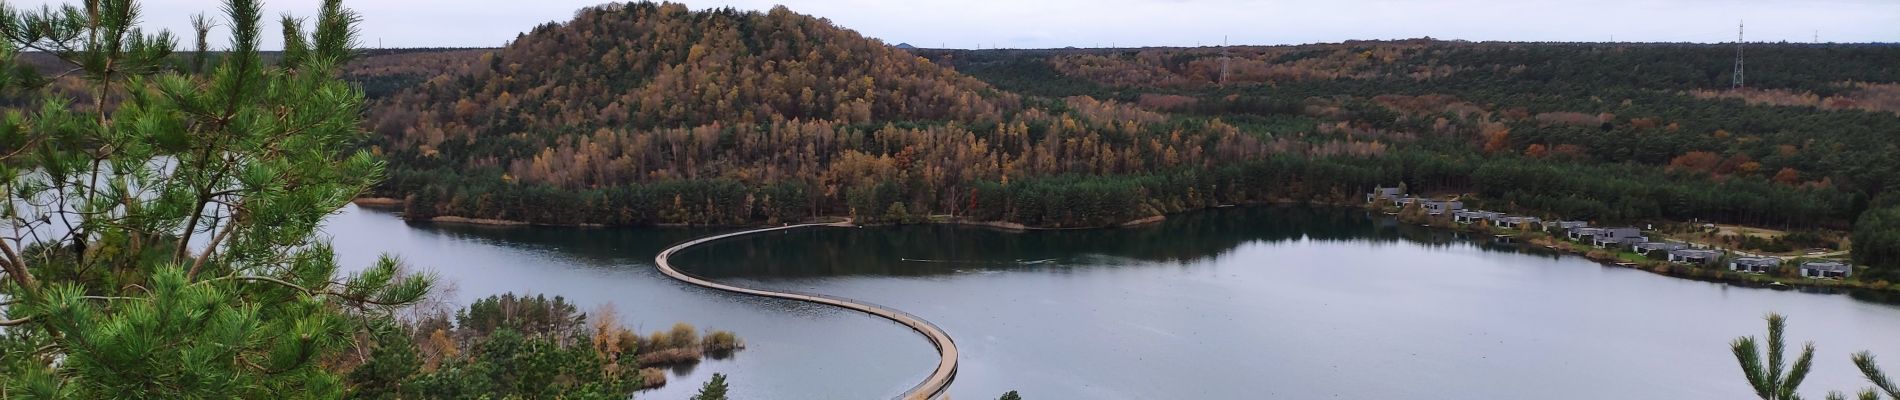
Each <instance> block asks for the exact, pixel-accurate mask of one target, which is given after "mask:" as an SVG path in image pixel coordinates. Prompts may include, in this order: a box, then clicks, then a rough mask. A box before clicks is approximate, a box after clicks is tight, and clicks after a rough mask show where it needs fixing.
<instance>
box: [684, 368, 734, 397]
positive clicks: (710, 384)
mask: <svg viewBox="0 0 1900 400" xmlns="http://www.w3.org/2000/svg"><path fill="white" fill-rule="evenodd" d="M692 400H726V374H720V373H714V374H713V376H712V379H710V380H707V381H706V384H705V385H703V386H700V387H699V393H698V394H694V395H693V399H692Z"/></svg>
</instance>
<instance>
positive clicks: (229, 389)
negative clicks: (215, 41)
mask: <svg viewBox="0 0 1900 400" xmlns="http://www.w3.org/2000/svg"><path fill="white" fill-rule="evenodd" d="M224 9H225V11H226V15H225V16H224V21H222V22H221V23H220V24H219V25H221V26H224V27H228V28H229V29H231V34H232V37H233V39H232V43H231V51H230V52H228V53H226V54H224V55H223V56H222V57H219V58H218V59H217V60H215V62H209V61H207V64H206V65H205V67H204V71H203V73H199V74H188V73H187V72H190V71H188V70H190V69H195V68H191V67H182V66H181V65H180V64H179V63H177V61H178V60H180V58H176V57H174V56H173V47H174V45H175V40H174V39H173V37H172V36H171V35H170V34H168V33H165V32H149V31H144V30H140V29H139V28H138V27H137V26H136V25H135V23H136V22H137V21H139V20H140V15H139V7H138V5H137V4H136V3H135V2H134V1H132V0H99V1H91V2H87V5H86V7H83V8H82V7H77V6H70V5H69V6H63V7H56V8H44V9H40V10H22V9H16V8H14V7H13V5H11V4H8V5H5V6H4V7H0V36H4V40H6V41H7V42H8V43H7V45H5V46H0V49H5V50H0V63H3V64H5V65H8V66H13V65H16V64H15V63H14V56H15V55H16V54H14V53H13V52H12V49H15V48H27V49H32V50H36V51H38V52H41V53H40V54H43V55H46V56H49V59H53V60H57V62H58V63H59V64H61V65H63V68H62V70H64V71H70V72H69V73H67V74H64V75H54V76H35V74H34V73H33V72H32V71H30V70H26V69H23V68H11V67H9V68H7V69H0V71H5V72H4V73H0V85H4V86H5V90H4V92H5V95H6V100H7V101H8V102H9V104H10V105H17V107H14V106H10V107H8V108H7V109H6V111H5V115H4V117H3V118H4V120H3V121H0V149H5V151H3V152H0V193H3V194H4V195H5V197H6V201H5V202H4V203H5V204H7V206H5V207H0V217H4V218H0V219H4V221H6V222H0V225H5V227H4V228H5V229H4V230H5V231H7V232H12V233H9V234H7V235H8V236H6V237H5V238H4V240H0V273H3V274H4V275H5V276H4V282H5V283H0V299H3V300H0V301H4V303H0V307H4V308H3V310H4V316H3V317H0V325H4V326H5V328H4V330H3V331H0V351H4V354H0V370H4V371H6V373H5V374H0V393H6V395H4V396H0V397H9V398H12V397H18V398H29V399H56V398H86V399H91V398H289V399H300V398H338V397H341V396H343V395H344V393H345V392H346V391H347V390H348V388H347V387H346V385H345V384H344V380H343V379H342V377H341V376H339V373H338V372H336V371H332V370H330V369H327V368H325V366H326V365H330V364H332V363H344V362H348V359H349V358H351V355H350V353H348V352H347V351H346V350H348V349H349V348H350V347H352V345H353V344H354V342H355V340H356V337H357V335H358V334H361V333H364V332H368V331H370V330H371V328H372V327H376V326H380V325H386V324H387V321H388V320H389V319H390V314H391V313H392V312H394V311H397V310H399V309H402V308H404V307H407V306H409V305H411V304H413V303H415V302H417V301H419V300H420V299H421V298H423V297H424V296H425V295H426V294H427V293H428V292H429V289H430V287H431V282H432V280H431V279H429V278H427V277H423V276H417V275H413V274H408V273H405V272H403V269H402V266H401V264H400V263H399V262H397V261H396V260H395V259H393V258H387V257H386V258H384V259H382V260H381V261H379V262H378V263H377V264H375V265H372V266H369V267H368V268H367V269H364V270H363V271H362V272H359V273H355V274H347V275H345V274H341V273H339V266H338V265H337V264H336V261H335V257H334V254H333V252H332V251H331V249H330V248H329V246H327V245H326V244H325V243H324V242H322V241H321V240H319V239H318V238H317V237H316V236H315V235H314V233H315V232H316V230H317V228H318V224H319V222H320V221H322V220H323V219H324V218H325V217H327V216H328V215H330V214H331V213H333V212H335V211H336V210H338V209H340V208H342V207H343V206H344V205H345V204H346V203H347V202H348V201H349V200H350V199H351V198H353V197H355V196H357V195H359V194H361V193H363V192H364V191H365V190H366V189H367V188H368V187H369V186H370V185H372V184H374V183H375V182H376V181H377V179H378V177H380V176H381V172H382V167H383V166H382V163H381V162H378V161H376V160H375V159H373V158H371V157H370V156H369V154H368V153H365V152H351V151H348V149H349V148H350V147H351V146H352V144H353V143H356V142H357V141H359V140H360V139H361V138H362V136H363V130H362V129H361V128H359V126H361V124H362V117H361V109H362V108H361V107H362V104H363V103H362V95H361V94H360V93H359V92H358V91H357V90H355V89H353V88H352V87H351V86H350V85H349V84H348V83H345V82H343V81H341V80H339V79H337V72H336V71H337V69H338V66H340V65H342V64H343V63H345V62H347V61H349V60H350V58H351V57H352V54H351V53H350V50H349V49H350V48H351V47H352V45H353V44H354V43H353V40H354V35H355V30H354V29H355V28H354V24H355V22H356V21H357V19H358V18H357V16H356V15H355V14H354V13H352V12H351V11H349V10H347V9H344V8H343V7H342V6H341V4H340V2H338V1H336V0H331V1H326V2H324V4H323V7H322V9H321V11H320V13H319V15H318V16H317V18H316V19H315V21H314V22H315V25H314V28H315V29H314V30H313V31H310V32H308V33H307V34H306V32H305V31H304V30H303V28H302V27H300V26H299V25H300V23H299V21H298V20H293V19H288V18H287V19H286V20H285V22H289V23H288V24H286V25H285V26H284V35H285V37H286V38H288V39H291V40H290V42H291V44H290V45H289V46H288V47H289V48H288V50H289V51H287V52H286V53H287V54H295V56H294V57H285V58H284V59H282V61H281V62H278V63H276V64H268V63H266V62H265V61H264V60H263V58H262V57H260V56H259V51H258V38H259V34H260V30H261V29H262V28H261V21H262V17H261V12H262V11H261V7H260V5H259V4H257V2H255V1H249V0H232V1H230V2H229V3H228V4H227V5H226V6H225V7H224ZM201 25H202V24H201ZM203 33H204V32H202V31H201V32H200V34H201V35H202V34H203ZM203 42H204V41H203V40H202V39H201V40H200V43H201V46H200V49H199V50H200V54H202V52H203V50H204V49H203V45H202V43H203ZM194 59H198V58H194ZM192 63H193V64H195V63H197V61H193V62H192ZM75 93H79V94H86V95H85V96H78V97H75V96H73V94H75ZM377 368H387V369H401V368H402V367H400V366H397V365H386V366H378V367H377Z"/></svg>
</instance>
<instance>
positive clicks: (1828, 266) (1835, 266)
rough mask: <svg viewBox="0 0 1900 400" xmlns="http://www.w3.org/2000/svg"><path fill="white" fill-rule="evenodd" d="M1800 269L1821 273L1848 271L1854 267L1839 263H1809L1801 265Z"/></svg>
mask: <svg viewBox="0 0 1900 400" xmlns="http://www.w3.org/2000/svg"><path fill="white" fill-rule="evenodd" d="M1801 268H1803V269H1815V270H1822V271H1848V270H1852V269H1854V267H1852V266H1849V265H1847V263H1843V262H1839V261H1809V262H1805V263H1801Z"/></svg>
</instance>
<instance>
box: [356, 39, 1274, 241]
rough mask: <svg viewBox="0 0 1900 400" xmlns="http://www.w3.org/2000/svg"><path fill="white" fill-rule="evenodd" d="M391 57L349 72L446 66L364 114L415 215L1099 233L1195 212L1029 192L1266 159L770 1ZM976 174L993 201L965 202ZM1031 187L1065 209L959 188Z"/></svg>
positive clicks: (1066, 191) (1252, 148)
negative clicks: (838, 218) (969, 223)
mask: <svg viewBox="0 0 1900 400" xmlns="http://www.w3.org/2000/svg"><path fill="white" fill-rule="evenodd" d="M402 59H403V60H407V61H387V60H385V61H386V62H384V63H383V64H385V65H381V66H379V67H377V68H375V70H377V71H385V72H384V73H380V74H379V73H372V72H374V71H369V72H365V71H368V70H367V69H364V68H355V69H353V71H356V72H357V73H363V74H364V75H362V76H365V77H367V76H371V75H375V76H383V77H396V78H388V79H397V80H400V79H402V78H400V77H402V76H413V75H409V74H404V73H395V72H387V71H397V70H402V69H404V68H405V67H404V66H405V65H409V66H418V68H423V69H428V68H436V70H438V71H443V73H441V74H440V75H436V76H434V77H431V78H428V79H426V80H423V81H421V82H420V83H416V84H414V86H412V87H409V88H408V89H405V90H401V91H397V92H393V93H390V94H388V95H386V96H379V97H380V98H379V99H378V100H377V101H376V104H375V105H373V106H372V107H371V129H372V130H373V131H374V132H376V133H379V134H380V135H378V136H379V137H380V141H378V142H377V143H374V145H376V146H378V147H379V149H380V150H381V151H382V152H384V153H385V154H386V155H387V156H388V157H389V158H390V159H391V160H392V163H393V166H394V168H392V170H394V173H393V176H392V179H391V181H390V182H389V183H388V184H387V185H385V188H384V189H383V190H384V192H385V193H387V194H389V195H392V196H413V199H412V201H411V202H410V205H409V208H410V209H409V215H410V216H412V217H415V218H428V217H431V216H436V215H455V216H467V217H479V218H498V219H509V220H522V221H531V222H537V223H560V224H573V223H603V224H649V223H716V224H727V223H745V222H752V221H786V220H798V219H803V218H806V217H809V216H813V215H857V216H860V217H861V218H863V219H866V220H880V219H909V218H918V217H921V216H923V215H928V214H952V213H955V214H963V213H964V212H965V211H967V210H965V209H968V208H972V207H980V208H982V209H984V210H987V211H988V214H990V215H988V216H986V217H987V218H989V219H1011V220H1020V221H1025V222H1030V223H1036V224H1046V225H1078V224H1086V225H1094V224H1103V223H1111V222H1116V221H1119V220H1122V219H1125V218H1127V217H1128V216H1131V215H1153V214H1156V213H1160V212H1164V211H1169V210H1179V209H1182V208H1183V207H1187V206H1180V205H1160V206H1161V207H1159V208H1157V205H1150V204H1142V203H1141V199H1140V197H1139V196H1137V193H1135V190H1136V188H1134V187H1133V186H1127V185H1122V186H1117V187H1113V188H1103V187H1098V186H1097V185H1082V184H1078V183H1075V182H1069V181H1066V180H1051V181H1048V182H1046V183H1047V184H1046V185H1043V184H1041V183H1025V182H1027V181H1028V180H1031V179H1034V178H1035V177H1043V176H1056V175H1072V174H1082V175H1119V174H1128V173H1134V172H1141V171H1149V170H1153V169H1156V168H1182V167H1188V166H1194V167H1205V166H1208V165H1213V164H1215V163H1217V162H1222V161H1233V160H1245V159H1254V158H1259V157H1260V156H1262V155H1264V154H1266V153H1267V152H1268V151H1269V146H1267V144H1265V143H1263V142H1262V141H1261V140H1259V138H1257V137H1255V136H1252V135H1245V134H1242V133H1241V132H1239V131H1238V130H1236V129H1233V128H1232V127H1230V126H1226V125H1224V124H1222V123H1220V122H1217V121H1211V120H1201V121H1175V120H1170V119H1169V118H1167V117H1166V116H1164V115H1161V114H1157V113H1153V112H1149V111H1143V110H1139V109H1136V108H1133V107H1130V106H1127V105H1124V104H1120V103H1114V102H1101V101H1096V100H1093V99H1089V98H1070V99H1039V100H1037V101H1034V102H1029V101H1025V100H1024V99H1022V98H1021V97H1020V96H1017V95H1015V94H1012V93H1009V92H1005V91H1000V90H996V89H995V88H993V87H991V86H990V85H989V84H987V83H984V82H982V81H979V80H977V79H974V78H971V77H968V76H965V75H962V74H959V73H957V72H955V71H953V70H951V69H949V68H944V67H942V66H939V65H937V64H935V63H932V62H930V61H929V60H925V59H922V58H919V57H916V56H915V55H912V54H911V53H907V52H903V51H899V50H897V49H894V48H892V47H890V46H886V45H885V44H883V43H881V42H878V41H875V40H871V39H866V38H864V37H862V36H860V35H858V34H857V33H855V32H852V31H849V30H845V29H842V28H839V27H836V26H833V25H832V24H831V23H829V22H828V21H826V20H823V19H819V18H813V17H809V16H804V15H799V14H795V13H792V12H791V11H789V10H787V9H785V8H783V7H780V8H775V9H773V10H771V11H769V12H764V13H760V12H739V11H733V10H729V9H726V10H708V11H690V10H688V9H687V8H686V7H684V6H681V5H678V4H652V3H632V4H614V5H607V6H600V7H594V8H589V9H586V10H583V11H581V12H580V13H579V14H578V15H577V17H576V18H575V19H574V20H573V21H570V22H567V23H564V24H548V25H543V26H540V27H536V28H535V29H534V30H533V31H531V32H529V33H526V34H524V35H522V36H521V37H520V38H518V39H517V40H515V41H514V42H513V43H510V44H509V46H507V47H506V48H503V49H500V50H497V51H491V52H483V53H481V54H479V55H475V56H473V57H469V56H467V55H466V54H463V55H460V56H458V54H457V53H423V54H412V55H407V56H403V57H402ZM364 62H365V63H370V62H375V59H374V58H371V59H370V60H366V61H364ZM366 81H367V79H366ZM366 86H368V85H366ZM378 86H379V87H380V85H378ZM1004 182H1012V183H1014V184H1011V185H1007V186H1008V187H1009V188H1008V189H1003V188H1002V187H1003V185H1002V183H1004ZM986 184H988V185H993V186H995V189H993V190H977V188H978V187H980V186H983V185H986ZM1025 190H1054V191H1056V192H1052V193H1061V196H1062V198H1064V199H1066V200H1064V201H1065V202H1066V203H1062V204H1056V203H1050V204H1048V205H1044V204H1042V203H1041V201H1042V200H1043V199H1053V198H1055V197H1046V196H1041V195H1035V196H1029V195H1025V196H1024V197H1022V198H1020V199H1018V198H1011V199H1010V200H1009V201H1002V200H997V201H989V202H982V201H972V200H971V198H970V197H971V196H1002V195H1006V194H1011V193H1017V192H1020V191H1025ZM1082 203H1087V205H1088V206H1083V204H1082ZM1019 209H1021V210H1031V209H1033V210H1034V211H1033V212H1029V211H1018V210H1019ZM1032 213H1033V214H1034V215H1033V216H1032V215H1031V214H1032ZM1045 215H1046V217H1045Z"/></svg>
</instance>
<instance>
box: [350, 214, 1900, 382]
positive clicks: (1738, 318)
mask: <svg viewBox="0 0 1900 400" xmlns="http://www.w3.org/2000/svg"><path fill="white" fill-rule="evenodd" d="M326 231H327V232H328V233H329V234H331V235H332V236H333V243H334V245H335V247H336V249H337V251H338V253H339V256H340V257H341V258H342V260H343V261H344V262H345V263H346V265H349V266H353V267H360V266H363V265H368V264H369V263H370V262H371V261H373V260H374V258H375V257H376V256H377V255H378V254H380V253H384V252H387V253H393V254H396V255H399V256H401V257H402V258H404V259H405V260H407V261H408V262H409V263H410V264H412V265H414V266H416V267H419V268H422V269H428V270H433V271H436V272H438V273H439V274H441V275H442V277H443V278H445V279H444V280H445V281H448V282H450V283H451V285H452V286H453V287H454V288H453V289H452V292H450V293H449V294H448V295H447V296H445V299H447V300H450V301H454V302H458V303H464V304H465V303H467V302H468V301H470V300H473V299H475V298H480V297H485V296H488V295H492V294H499V293H504V292H516V293H545V294H548V295H561V296H565V297H567V298H568V299H570V300H572V301H574V302H577V303H579V304H582V305H583V307H584V308H585V307H588V306H587V305H593V304H604V303H612V304H614V305H615V307H616V308H617V309H618V310H619V313H620V315H621V316H622V318H623V319H624V320H625V321H624V322H625V323H626V324H627V325H628V326H632V327H638V328H640V330H642V331H651V330H656V329H663V328H665V327H667V326H670V325H671V324H673V323H674V322H682V321H683V322H689V323H692V324H694V325H696V326H698V327H700V328H701V329H709V328H714V329H727V330H732V331H734V332H736V333H738V334H739V335H740V336H741V337H743V338H744V339H745V341H746V342H747V343H748V345H749V346H750V347H749V348H748V349H747V350H744V351H741V352H739V353H737V355H736V356H735V357H733V358H730V359H726V360H708V361H706V362H702V363H700V364H698V365H696V366H693V367H690V368H682V369H678V370H675V371H674V373H675V375H674V376H673V377H672V380H671V383H669V384H668V385H667V386H666V387H664V388H662V389H657V390H653V391H648V392H642V393H640V394H638V395H637V396H636V397H638V398H647V399H684V398H687V397H688V396H690V395H691V393H692V392H694V391H696V390H697V388H698V386H699V383H701V382H704V381H705V380H706V379H707V378H708V377H710V376H711V374H712V373H714V372H721V373H725V374H727V375H729V376H730V379H731V383H732V393H733V395H734V398H743V399H874V398H888V397H890V396H893V395H896V394H897V393H899V392H901V391H903V390H904V389H906V388H909V387H910V386H911V385H912V384H915V383H916V382H917V381H918V380H920V379H921V378H922V377H924V376H925V375H927V374H928V373H929V371H930V369H931V368H932V367H933V366H934V365H935V364H934V363H935V357H936V355H935V353H934V352H933V351H932V350H931V348H930V345H929V344H928V343H927V342H926V341H924V340H923V339H922V338H920V337H918V336H916V335H915V334H913V333H912V332H910V331H909V330H908V329H907V328H905V327H903V326H900V325H897V324H894V323H890V322H887V321H884V320H881V319H877V318H874V317H870V316H866V315H862V314H858V313H854V312H847V311H840V310H835V309H831V308H825V307H817V306H810V305H804V304H799V303H792V302H787V301H775V300H763V299H755V298H751V297H742V296H737V295H732V294H726V293H721V292H715V291H711V290H706V289H701V288H697V287H691V286H687V285H684V284H680V283H676V282H674V281H672V280H669V279H667V278H666V277H664V276H662V275H660V274H659V273H658V272H656V271H654V269H653V265H652V258H653V256H654V254H656V253H658V252H659V250H660V249H662V248H664V247H666V246H670V245H672V244H673V243H677V242H681V241H685V240H687V239H689V238H692V237H696V236H699V235H704V234H707V233H712V232H716V231H718V230H709V229H555V228H492V227H472V226H437V225H426V224H406V223H404V222H403V221H401V220H400V219H398V218H397V217H396V216H395V215H393V214H390V213H387V212H382V211H375V210H364V209H358V208H355V207H354V206H352V207H351V208H349V209H347V210H345V211H344V212H343V213H342V214H340V215H337V216H335V217H333V218H332V219H331V220H330V222H329V223H328V225H327V227H326ZM676 262H677V263H678V264H680V265H681V266H682V267H683V268H686V269H688V270H691V271H694V272H696V273H698V274H701V275H704V276H708V277H715V278H717V279H720V280H725V281H732V282H738V283H743V284H748V285H754V286H761V287H769V288H780V289H793V290H799V291H806V292H816V293H824V294H832V295H838V296H844V297H850V298H855V299H862V300H868V301H871V302H875V303H878V304H883V305H888V306H893V307H896V308H899V309H902V310H905V311H909V312H911V313H913V314H916V315H918V316H921V317H924V318H926V319H929V320H931V321H932V322H935V323H936V324H937V325H939V326H941V327H943V329H944V330H946V331H948V332H949V333H950V335H951V336H953V337H955V338H956V341H957V344H958V345H959V346H960V347H961V349H962V351H963V358H962V359H961V362H962V364H961V366H960V370H959V374H958V376H957V381H956V383H955V384H954V385H953V386H952V387H951V390H950V392H951V394H952V395H954V397H956V398H962V399H983V398H994V397H996V396H997V395H999V394H1001V393H1002V392H1004V391H1008V390H1019V391H1021V392H1022V394H1023V395H1024V396H1025V397H1026V398H1030V399H1160V398H1204V399H1253V398H1344V399H1372V398H1399V399H1451V398H1457V399H1479V398H1482V399H1513V398H1543V399H1639V398H1640V399H1739V398H1753V394H1752V392H1751V391H1750V390H1749V389H1748V386H1747V384H1746V383H1745V381H1744V380H1742V378H1741V373H1740V372H1739V368H1738V367H1737V366H1736V364H1735V361H1734V359H1733V357H1732V356H1731V355H1730V353H1729V350H1728V347H1727V346H1728V342H1729V340H1731V339H1733V338H1735V337H1736V336H1740V335H1763V334H1764V326H1765V324H1764V323H1763V321H1762V319H1761V317H1762V315H1763V314H1765V313H1768V312H1780V313H1782V314H1784V315H1787V316H1788V317H1789V323H1790V329H1789V332H1788V333H1789V337H1790V338H1791V340H1792V341H1793V342H1794V343H1791V344H1790V347H1791V348H1792V347H1795V346H1796V344H1797V343H1799V342H1803V341H1814V342H1815V343H1816V347H1817V351H1816V364H1815V368H1814V373H1813V374H1812V375H1810V377H1809V379H1808V380H1807V383H1806V384H1805V385H1803V387H1804V388H1807V390H1804V394H1806V395H1808V396H1809V397H1813V398H1819V397H1820V396H1821V395H1822V394H1823V393H1825V391H1826V390H1841V391H1850V390H1858V388H1861V387H1865V386H1867V385H1866V384H1865V383H1864V381H1863V380H1861V379H1860V378H1859V374H1858V373H1857V372H1855V371H1854V369H1853V366H1852V364H1851V363H1850V362H1849V361H1848V355H1849V354H1851V353H1852V352H1855V351H1860V350H1872V351H1874V352H1875V353H1877V354H1884V355H1887V357H1892V358H1890V359H1889V360H1890V361H1888V363H1889V364H1893V365H1892V366H1890V367H1889V369H1893V368H1900V336H1896V335H1894V333H1896V332H1900V308H1897V307H1895V306H1891V305H1885V304H1876V303H1870V302H1863V301H1858V300H1854V299H1852V298H1850V297H1848V296H1846V295H1838V294H1815V293H1802V292H1794V291H1774V290H1767V289H1755V288H1745V287H1737V286H1730V285H1725V284H1719V283H1708V282H1698V281H1692V280H1684V279H1677V278H1670V277H1665V276H1659V275H1654V274H1650V273H1647V272H1643V271H1637V270H1629V269H1622V268H1609V267H1603V266H1600V265H1598V264H1596V263H1593V262H1590V261H1587V260H1584V259H1582V258H1578V257H1569V256H1556V255H1552V254H1538V253H1536V252H1523V251H1518V250H1516V249H1514V248H1510V247H1500V246H1495V245H1489V244H1481V243H1479V242H1474V241H1469V240H1462V239H1459V238H1456V237H1454V235H1452V234H1451V233H1449V232H1443V231H1433V230H1428V229H1423V228H1415V227H1409V226H1400V225H1398V224H1395V223H1393V222H1391V221H1388V220H1384V219H1383V218H1374V217H1371V216H1367V215H1365V213H1363V212H1360V211H1355V210H1341V209H1314V208H1276V207H1261V208H1232V209H1222V210H1215V211H1207V212H1199V213H1191V214H1186V215H1180V216H1176V217H1172V218H1171V219H1169V220H1168V221H1167V222H1164V223H1161V224H1156V225H1153V226H1147V227H1142V228H1134V229H1118V230H1096V231H1066V232H1031V233H1009V232H999V231H993V230H986V229H979V228H963V227H948V226H908V227H885V228H863V229H847V228H814V229H808V230H802V231H793V232H784V233H774V234H765V235H761V236H755V237H748V238H741V239H735V240H731V241H725V242H720V243H715V244H711V245H708V246H705V247H701V248H698V249H696V250H693V251H689V252H687V253H683V254H681V255H680V256H679V257H678V258H677V259H676ZM1791 351H1792V349H1791ZM1791 356H1792V355H1791Z"/></svg>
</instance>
